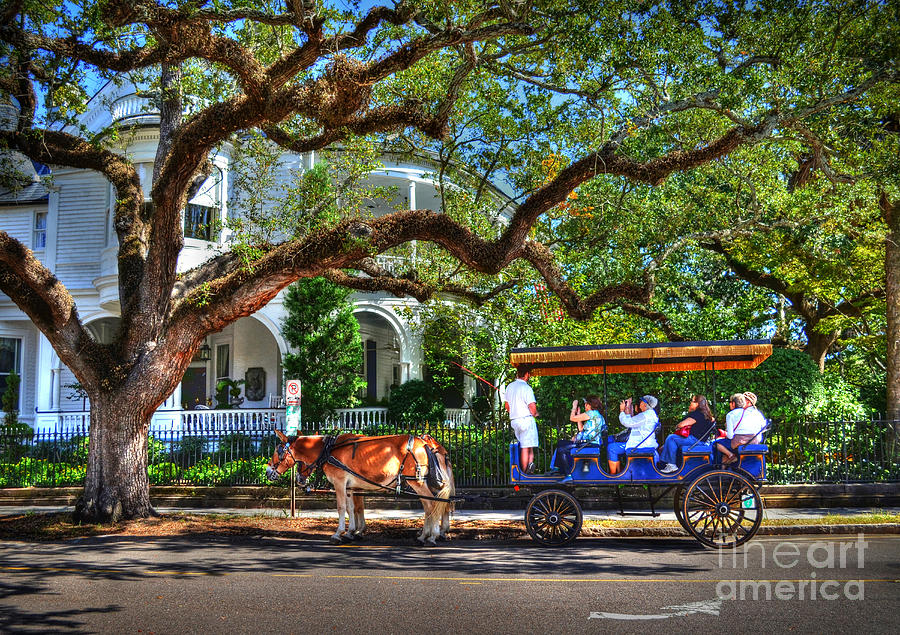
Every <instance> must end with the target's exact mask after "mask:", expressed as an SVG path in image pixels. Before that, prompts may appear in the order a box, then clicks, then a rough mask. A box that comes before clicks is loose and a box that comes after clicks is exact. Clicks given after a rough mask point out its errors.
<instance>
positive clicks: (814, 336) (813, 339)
mask: <svg viewBox="0 0 900 635" xmlns="http://www.w3.org/2000/svg"><path fill="white" fill-rule="evenodd" d="M803 330H804V331H805V332H806V354H807V355H809V356H810V358H811V359H812V360H813V361H814V362H815V363H816V366H818V367H819V372H820V373H824V372H825V355H827V354H828V351H829V350H830V349H831V347H832V346H834V343H835V342H837V340H838V337H840V335H841V332H840V331H831V332H828V333H820V332H818V331H816V330H815V324H812V323H809V322H807V325H806V326H805V327H804V329H803Z"/></svg>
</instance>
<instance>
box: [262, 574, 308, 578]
mask: <svg viewBox="0 0 900 635" xmlns="http://www.w3.org/2000/svg"><path fill="white" fill-rule="evenodd" d="M269 575H271V576H272V577H273V578H311V577H313V574H311V573H270V574H269Z"/></svg>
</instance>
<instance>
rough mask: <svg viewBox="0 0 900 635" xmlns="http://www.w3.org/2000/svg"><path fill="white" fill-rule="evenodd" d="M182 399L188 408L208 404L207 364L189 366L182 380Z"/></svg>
mask: <svg viewBox="0 0 900 635" xmlns="http://www.w3.org/2000/svg"><path fill="white" fill-rule="evenodd" d="M181 401H182V405H183V406H184V407H185V409H186V410H192V409H193V408H194V406H197V405H204V406H205V405H206V366H196V367H189V368H188V369H187V370H186V371H184V378H183V379H182V380H181Z"/></svg>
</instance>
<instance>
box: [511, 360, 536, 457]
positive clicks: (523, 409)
mask: <svg viewBox="0 0 900 635" xmlns="http://www.w3.org/2000/svg"><path fill="white" fill-rule="evenodd" d="M529 377H531V369H530V368H529V367H527V366H520V367H518V368H517V369H516V380H515V381H514V382H513V383H511V384H510V385H509V386H507V387H506V399H505V401H504V403H503V405H504V406H506V410H507V412H509V422H510V425H511V426H512V429H513V432H515V433H516V439H517V440H518V441H519V468H520V469H523V470H524V471H523V474H533V473H534V448H536V447H538V430H537V421H535V419H534V418H535V417H537V416H538V412H537V402H536V401H535V399H534V391H533V390H532V389H531V386H529V385H528V379H529Z"/></svg>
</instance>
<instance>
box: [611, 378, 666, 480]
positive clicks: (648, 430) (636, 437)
mask: <svg viewBox="0 0 900 635" xmlns="http://www.w3.org/2000/svg"><path fill="white" fill-rule="evenodd" d="M657 404H659V400H658V399H657V398H656V397H654V396H653V395H644V396H643V397H641V400H640V401H639V402H638V403H637V405H635V406H634V408H632V407H631V399H630V398H629V399H626V400H625V401H622V402H620V403H619V423H621V424H622V425H623V426H625V427H626V428H630V429H631V432H630V433H629V434H628V440H627V441H625V442H621V441H616V442H613V443H610V444H609V445H607V446H606V456H607V458H608V459H609V473H610V474H618V472H619V464H620V462H621V459H622V455H623V454H628V451H629V450H636V449H643V448H656V447H658V445H659V444H658V443H657V442H656V425H657V424H658V423H659V417H658V416H657V415H656V410H655V408H656V406H657ZM632 410H635V411H636V413H635V414H631V412H632Z"/></svg>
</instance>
